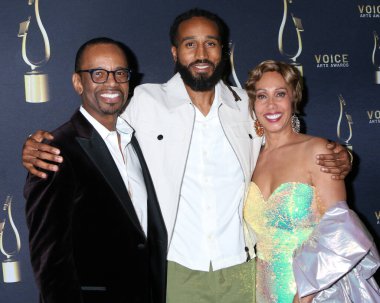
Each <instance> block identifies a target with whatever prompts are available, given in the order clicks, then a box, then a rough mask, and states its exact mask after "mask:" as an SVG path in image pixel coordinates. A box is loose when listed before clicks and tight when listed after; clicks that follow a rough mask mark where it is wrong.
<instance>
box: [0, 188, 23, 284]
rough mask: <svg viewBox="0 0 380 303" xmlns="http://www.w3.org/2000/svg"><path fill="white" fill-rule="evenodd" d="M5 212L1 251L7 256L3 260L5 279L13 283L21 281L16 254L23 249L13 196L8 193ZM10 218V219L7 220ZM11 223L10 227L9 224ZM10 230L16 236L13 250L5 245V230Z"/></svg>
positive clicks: (1, 222)
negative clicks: (13, 214)
mask: <svg viewBox="0 0 380 303" xmlns="http://www.w3.org/2000/svg"><path fill="white" fill-rule="evenodd" d="M3 212H4V213H5V216H4V218H3V219H2V220H1V221H0V251H1V252H2V254H3V255H4V256H5V257H6V259H5V261H3V264H2V265H3V266H2V267H3V279H4V282H5V283H13V282H20V281H21V272H20V264H19V262H18V261H17V260H16V256H17V255H18V254H19V252H20V249H21V240H20V234H19V232H18V230H17V228H16V225H15V223H14V221H13V217H12V196H10V195H8V196H7V198H6V199H5V202H4V206H3ZM7 218H8V221H7ZM8 225H10V227H11V228H10V229H9V228H7V226H8ZM8 230H9V231H10V232H11V233H13V235H14V237H15V246H16V248H15V249H14V250H13V251H8V250H6V249H5V247H4V238H5V232H6V231H7V233H8Z"/></svg>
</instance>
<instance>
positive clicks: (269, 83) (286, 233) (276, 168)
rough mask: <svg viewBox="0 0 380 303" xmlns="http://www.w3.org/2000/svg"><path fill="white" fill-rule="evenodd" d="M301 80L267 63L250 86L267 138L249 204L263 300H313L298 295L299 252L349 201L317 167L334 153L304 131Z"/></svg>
mask: <svg viewBox="0 0 380 303" xmlns="http://www.w3.org/2000/svg"><path fill="white" fill-rule="evenodd" d="M300 79H301V77H300V76H299V73H298V71H297V70H296V69H295V68H294V67H292V66H290V65H288V64H285V63H282V62H275V61H265V62H263V63H261V64H260V65H259V66H258V67H257V68H255V69H254V70H252V71H251V73H250V75H249V79H248V81H247V85H246V89H247V92H248V95H249V97H250V106H251V109H252V110H253V111H254V113H255V115H256V119H257V120H256V121H255V129H256V133H257V134H258V135H259V136H260V135H261V136H262V135H264V136H265V144H264V145H263V147H262V150H261V152H260V155H259V158H258V161H257V164H256V168H255V171H254V174H253V177H252V182H251V187H250V190H249V193H248V196H247V200H246V204H245V208H244V218H245V220H246V222H247V223H248V225H250V226H251V227H252V228H253V230H254V231H255V233H256V236H257V246H256V249H257V275H256V283H257V284H256V293H257V303H267V302H280V303H292V302H311V301H312V300H313V298H314V294H311V295H308V296H305V297H303V298H301V299H300V298H299V296H298V295H297V285H296V282H295V279H294V277H293V269H292V258H293V252H294V251H295V249H297V248H299V247H300V246H301V244H302V243H303V242H304V241H306V240H307V239H308V238H309V236H310V234H311V233H312V232H313V230H314V229H315V227H316V226H317V224H318V222H319V221H320V219H321V217H322V216H323V215H324V213H325V212H326V210H327V209H330V208H332V207H333V206H334V205H336V204H337V203H338V202H340V201H345V200H346V190H345V185H344V182H343V180H332V178H331V177H330V176H329V175H328V174H325V173H323V172H321V171H320V168H319V167H318V166H317V165H315V161H316V155H317V154H321V153H328V150H327V149H326V142H327V141H326V140H325V139H322V138H317V137H312V136H309V135H305V134H301V133H299V121H297V117H296V116H295V113H297V105H298V104H299V102H300V101H301V91H302V87H301V83H300ZM318 302H319V301H318ZM328 302H331V301H328ZM334 302H335V301H334ZM339 302H340V301H339ZM342 302H343V300H342ZM344 302H345V301H344ZM363 302H367V301H363ZM368 302H372V301H368Z"/></svg>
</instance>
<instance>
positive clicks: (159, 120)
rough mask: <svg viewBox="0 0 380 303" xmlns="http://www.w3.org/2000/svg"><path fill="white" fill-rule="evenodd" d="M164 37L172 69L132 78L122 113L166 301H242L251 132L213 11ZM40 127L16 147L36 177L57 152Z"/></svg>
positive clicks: (255, 143) (187, 19) (187, 16)
mask: <svg viewBox="0 0 380 303" xmlns="http://www.w3.org/2000/svg"><path fill="white" fill-rule="evenodd" d="M170 38H171V43H172V49H171V50H172V55H173V59H174V61H175V64H176V69H177V71H178V73H177V74H175V75H174V77H173V78H171V79H170V80H169V81H168V82H167V83H165V84H144V85H141V86H139V87H137V88H136V90H135V94H134V97H133V98H132V100H131V102H130V104H129V105H128V107H127V109H126V111H125V112H124V113H123V114H122V115H123V118H125V119H126V120H128V121H129V122H130V124H131V125H132V126H133V127H134V129H135V135H136V137H137V139H138V141H139V143H140V146H141V149H142V151H143V154H144V157H145V160H146V162H147V164H148V167H149V170H150V173H151V176H152V179H153V183H154V185H155V188H156V191H157V196H158V200H159V203H160V207H161V211H162V214H163V217H164V220H165V224H166V228H167V230H168V240H169V253H168V293H167V302H168V303H193V302H194V303H195V302H197V303H198V302H206V303H245V302H247V303H251V302H254V287H255V283H254V263H253V261H249V260H250V259H251V258H253V257H254V250H253V245H252V244H254V243H252V241H250V240H251V239H250V238H249V237H245V236H244V232H243V218H242V206H243V202H244V198H245V193H246V191H247V188H248V185H249V182H250V180H251V176H252V172H253V169H254V166H255V163H256V159H257V156H258V153H259V149H260V145H261V138H259V137H257V135H256V133H255V131H254V129H253V121H252V118H251V116H250V114H249V110H248V98H247V95H246V93H245V91H244V90H242V89H238V88H235V87H234V88H231V87H229V86H227V85H225V84H224V83H223V82H222V81H221V79H222V74H223V72H224V67H225V64H226V60H227V56H226V53H227V52H226V51H225V52H224V51H223V50H224V49H223V46H225V45H227V44H226V42H228V41H226V27H225V25H224V23H223V21H222V20H221V19H220V18H219V17H218V16H216V15H214V14H212V13H210V12H208V11H204V10H200V9H192V10H189V11H187V12H185V13H183V14H181V15H179V16H178V17H177V18H176V19H175V20H174V23H173V25H172V27H171V29H170ZM43 137H45V138H51V137H50V135H49V134H48V133H46V132H38V133H36V134H35V135H33V136H32V138H29V139H28V140H27V142H26V144H25V147H24V150H23V163H24V166H25V167H26V168H27V169H28V170H29V171H30V172H32V173H34V174H37V175H39V176H41V177H44V173H43V172H42V171H38V170H36V166H38V167H42V168H43V169H48V170H57V169H58V166H56V165H52V164H48V163H45V162H44V160H45V159H47V160H50V161H55V162H60V161H62V158H61V157H60V156H58V154H59V150H57V149H55V148H51V147H49V146H47V145H45V144H42V143H39V142H41V140H42V138H43ZM340 149H341V148H340ZM338 150H339V148H338ZM50 153H54V154H55V155H52V154H50ZM326 156H327V157H326ZM324 159H340V160H338V161H335V162H334V161H333V164H331V165H335V166H336V165H340V164H342V163H343V165H342V166H341V167H340V168H336V169H329V168H326V169H327V171H330V172H332V173H336V174H337V175H338V177H344V176H345V175H346V174H347V171H349V168H350V166H349V165H348V156H347V154H346V153H345V152H341V153H336V154H335V156H330V155H324ZM334 163H335V164H334ZM321 164H323V162H322V163H321ZM339 174H340V175H339ZM249 244H251V245H249Z"/></svg>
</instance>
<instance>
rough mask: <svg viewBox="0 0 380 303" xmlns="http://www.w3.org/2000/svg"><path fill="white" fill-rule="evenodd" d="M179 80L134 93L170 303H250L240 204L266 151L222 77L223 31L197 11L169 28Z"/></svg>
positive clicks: (242, 96)
mask: <svg viewBox="0 0 380 303" xmlns="http://www.w3.org/2000/svg"><path fill="white" fill-rule="evenodd" d="M170 36H171V43H172V49H171V51H172V55H173V58H174V61H175V64H176V69H177V71H178V73H177V74H175V75H174V77H173V78H171V79H170V80H169V81H168V82H167V83H165V84H145V85H140V86H139V87H137V88H136V90H135V93H134V97H133V99H132V100H131V102H130V104H129V105H128V107H127V109H126V111H125V113H124V114H123V115H124V116H125V117H126V119H127V120H128V121H130V123H131V125H133V127H134V129H135V131H136V137H137V138H138V140H139V142H140V145H141V148H142V150H143V153H144V156H145V158H146V161H147V163H148V166H149V169H150V172H151V175H152V178H153V180H154V184H155V188H156V191H157V196H158V197H159V201H160V203H161V204H160V206H161V211H162V213H163V216H164V218H165V223H166V227H167V230H168V235H169V236H168V239H169V241H170V244H169V253H168V261H169V262H168V293H167V302H168V303H178V302H181V303H187V302H215V303H216V302H218V303H221V302H228V303H232V302H236V303H242V302H253V300H254V272H253V265H254V264H253V262H246V261H247V259H248V256H249V255H250V257H253V256H254V251H253V248H251V249H250V250H249V251H248V248H246V246H247V245H246V244H245V239H244V233H243V225H242V222H243V219H242V206H243V202H244V196H245V192H246V189H247V187H248V185H249V182H250V180H251V176H252V171H253V168H254V165H255V162H256V158H257V155H258V153H259V149H260V143H261V138H259V137H257V135H256V133H255V131H254V130H253V122H252V119H251V117H250V115H249V111H248V100H247V95H246V93H245V91H244V90H242V89H237V88H231V87H228V86H226V85H225V84H224V83H223V82H222V81H221V77H222V73H223V72H224V66H225V61H226V58H225V57H224V56H223V55H222V53H223V52H222V50H223V49H222V48H223V38H224V36H225V27H224V24H223V22H222V21H221V20H220V19H219V18H218V17H217V16H216V15H214V14H212V13H210V12H207V11H203V10H198V9H193V10H190V11H188V12H185V13H184V14H182V15H180V16H178V17H177V18H176V19H175V21H174V23H173V25H172V27H171V30H170Z"/></svg>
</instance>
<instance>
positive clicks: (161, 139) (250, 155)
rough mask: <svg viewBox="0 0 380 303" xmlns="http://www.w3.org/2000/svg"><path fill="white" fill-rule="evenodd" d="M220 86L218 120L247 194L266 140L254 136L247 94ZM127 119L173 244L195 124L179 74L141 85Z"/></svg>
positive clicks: (136, 90)
mask: <svg viewBox="0 0 380 303" xmlns="http://www.w3.org/2000/svg"><path fill="white" fill-rule="evenodd" d="M217 85H218V86H219V89H220V90H219V91H220V99H221V103H222V104H221V106H220V107H219V110H218V114H219V118H220V121H221V124H222V127H223V130H224V132H225V135H226V137H227V139H228V140H229V142H230V144H231V146H232V148H233V150H234V151H235V153H236V156H237V158H238V160H239V162H240V165H241V167H242V170H243V173H244V178H245V184H246V190H245V192H247V190H248V186H249V183H250V181H251V178H252V172H253V169H254V167H255V164H256V160H257V156H258V154H259V151H260V146H261V141H262V138H260V137H258V136H257V135H256V133H255V131H254V127H253V120H252V118H251V116H250V114H249V109H248V97H247V94H246V92H245V91H244V90H242V89H239V88H235V87H234V88H230V87H228V86H226V85H225V84H224V83H223V82H222V81H220V82H219V83H218V84H217ZM122 117H123V118H124V119H126V120H127V121H128V122H130V124H131V125H132V127H133V128H134V129H135V135H136V137H137V139H138V142H139V144H140V146H141V149H142V151H143V154H144V157H145V160H146V163H147V164H148V167H149V171H150V173H151V176H152V179H153V183H154V186H155V189H156V193H157V197H158V201H159V203H160V207H161V211H162V215H163V217H164V221H165V224H166V228H167V231H168V240H169V245H170V242H171V238H172V234H173V229H174V225H175V221H176V217H177V210H178V203H179V198H180V192H181V186H182V180H183V176H184V172H185V166H186V161H187V156H188V152H189V147H190V142H191V136H192V133H193V127H194V121H195V108H194V105H193V104H192V102H191V100H190V97H189V95H188V93H187V91H186V88H185V85H184V83H183V81H182V79H181V76H180V75H179V74H176V75H175V76H174V77H173V78H171V79H170V80H169V81H168V82H167V83H164V84H143V85H140V86H138V87H137V88H136V89H135V92H134V96H133V98H132V100H131V102H130V104H129V105H128V106H127V109H126V110H125V112H124V113H123V114H122ZM243 200H244V199H243ZM241 216H242V215H241ZM252 244H254V243H252ZM250 246H251V245H250Z"/></svg>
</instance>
